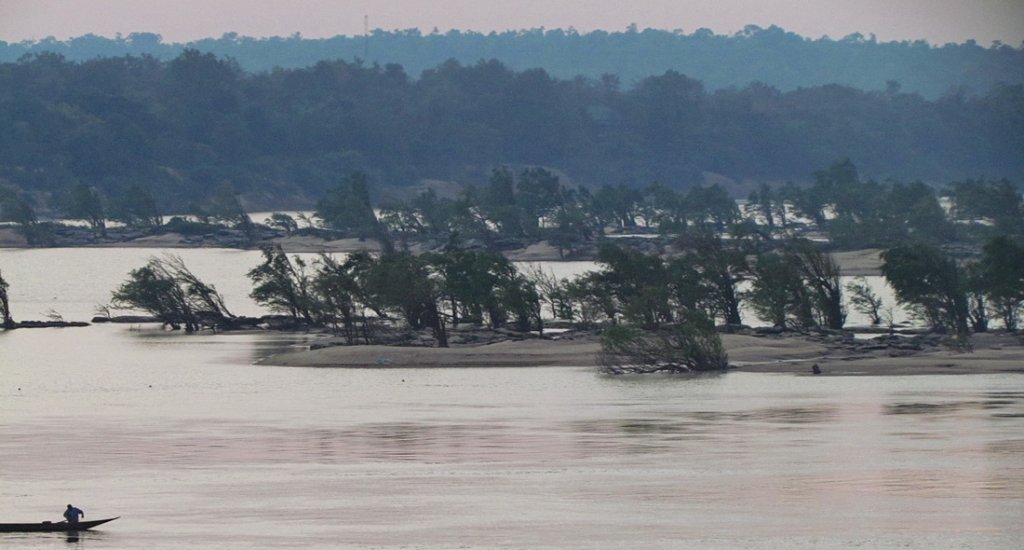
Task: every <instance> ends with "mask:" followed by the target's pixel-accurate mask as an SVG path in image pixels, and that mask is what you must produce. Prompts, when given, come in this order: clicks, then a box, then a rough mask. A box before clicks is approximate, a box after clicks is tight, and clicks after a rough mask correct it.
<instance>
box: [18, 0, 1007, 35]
mask: <svg viewBox="0 0 1024 550" xmlns="http://www.w3.org/2000/svg"><path fill="white" fill-rule="evenodd" d="M364 16H369V24H370V28H371V29H373V28H381V29H386V30H393V29H408V28H414V27H416V28H419V29H421V30H422V31H423V32H430V31H431V30H432V29H434V28H437V29H439V30H440V31H442V32H444V31H447V30H449V29H453V28H455V29H460V30H476V31H482V32H487V31H491V30H497V31H501V30H506V29H525V28H538V27H545V28H548V29H553V28H568V27H575V28H576V29H577V30H579V31H580V32H586V31H591V30H595V29H604V30H609V31H619V30H624V29H625V28H626V26H627V25H629V24H630V23H636V24H637V26H638V27H639V28H641V29H643V28H646V27H651V28H658V29H667V30H673V29H682V30H683V31H685V32H686V33H692V32H693V31H694V30H696V29H698V28H701V27H707V28H709V29H711V30H713V31H715V32H716V33H718V34H731V33H734V32H736V31H737V30H740V29H742V28H743V27H744V26H745V25H747V24H756V25H760V26H762V27H767V26H769V25H773V24H774V25H779V26H781V27H783V28H785V29H786V30H790V31H793V32H796V33H798V34H801V35H803V36H807V37H811V38H818V37H821V36H823V35H828V36H830V37H832V38H841V37H843V36H846V35H848V34H851V33H853V32H861V33H863V34H865V35H867V34H870V33H874V34H876V35H877V36H878V39H879V40H908V39H909V40H916V39H922V38H923V39H925V40H928V41H929V42H931V43H933V44H944V43H946V42H963V41H965V40H967V39H971V38H973V39H976V40H977V41H978V42H979V43H980V44H981V45H984V46H988V45H989V44H990V43H991V42H992V41H993V40H1001V41H1002V42H1004V43H1006V44H1010V45H1012V46H1020V45H1021V43H1022V42H1024V0H522V1H502V0H426V1H424V0H0V40H5V41H8V42H16V41H20V40H25V39H39V38H44V37H47V36H54V37H57V38H59V39H66V38H69V37H73V36H80V35H83V34H87V33H93V34H98V35H102V36H114V35H116V34H117V33H121V34H129V33H132V32H155V33H157V34H160V35H162V36H163V37H164V40H165V41H173V42H185V41H188V40H193V39H197V38H206V37H219V36H221V35H222V34H224V33H225V32H237V33H239V34H241V35H247V36H257V37H260V36H288V35H290V34H292V33H295V32H299V33H302V35H303V36H306V37H310V38H317V37H326V36H334V35H337V34H346V35H356V34H361V33H362V32H363V17H364Z"/></svg>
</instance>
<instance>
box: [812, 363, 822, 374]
mask: <svg viewBox="0 0 1024 550" xmlns="http://www.w3.org/2000/svg"><path fill="white" fill-rule="evenodd" d="M811 372H812V373H814V374H821V369H820V368H818V364H817V363H815V364H814V365H812V366H811Z"/></svg>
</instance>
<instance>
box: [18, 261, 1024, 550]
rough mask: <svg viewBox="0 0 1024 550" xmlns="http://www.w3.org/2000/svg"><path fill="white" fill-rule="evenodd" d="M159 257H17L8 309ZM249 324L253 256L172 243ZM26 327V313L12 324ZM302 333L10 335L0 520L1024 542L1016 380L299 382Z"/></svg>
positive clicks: (526, 372)
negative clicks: (77, 516) (64, 516)
mask: <svg viewBox="0 0 1024 550" xmlns="http://www.w3.org/2000/svg"><path fill="white" fill-rule="evenodd" d="M152 253H153V251H136V250H110V251H105V252H102V251H81V250H64V251H41V250H40V251H7V250H0V269H2V270H3V273H4V277H5V278H6V279H7V280H8V281H9V282H10V283H11V294H12V296H11V297H12V309H13V310H14V313H15V314H16V316H17V317H18V318H39V317H41V315H40V313H39V312H45V311H46V310H48V309H55V310H57V311H59V312H60V313H61V314H62V315H64V317H65V318H67V319H81V318H83V317H88V316H90V315H91V310H92V308H93V306H94V305H95V304H97V303H102V302H103V301H105V300H106V299H107V298H108V297H109V292H110V289H111V288H113V286H115V285H116V284H117V282H119V281H120V280H122V279H123V277H124V274H125V273H126V272H127V270H128V269H131V268H134V267H138V266H139V265H141V262H140V260H141V261H144V259H145V258H146V257H147V256H149V255H152ZM180 253H181V255H182V256H183V257H184V258H185V260H186V263H187V264H188V265H189V266H190V267H192V268H193V270H194V271H196V273H197V274H199V275H200V276H201V277H204V278H207V279H209V280H210V282H213V283H214V284H216V285H217V286H218V288H221V289H222V290H225V294H227V295H228V304H229V306H234V309H236V310H237V311H236V313H255V312H258V311H254V310H257V309H258V308H255V306H254V305H253V304H249V303H247V302H246V301H245V297H244V296H245V289H244V285H242V284H241V283H238V286H237V287H236V286H235V285H236V283H232V282H231V281H232V280H233V278H234V277H235V276H236V275H244V272H245V271H246V270H247V269H249V268H250V267H252V265H255V263H256V261H258V256H257V255H255V254H254V253H251V252H237V251H192V250H189V251H181V252H180ZM19 311H21V312H23V314H19ZM307 343H308V337H306V336H304V335H280V334H217V335H214V334H199V335H193V336H186V335H182V334H174V333H168V332H163V331H160V330H157V329H155V328H154V327H151V326H125V325H121V326H103V325H94V326H91V327H87V328H77V329H34V330H16V331H10V332H6V333H4V332H0V522H5V521H7V522H14V521H41V520H44V519H52V520H57V519H60V518H59V514H60V513H61V512H62V510H63V508H64V506H65V505H66V504H67V503H68V502H71V503H73V504H75V505H76V506H79V507H81V508H83V509H84V510H85V512H86V514H87V516H86V519H98V518H101V517H109V516H117V515H120V516H122V517H121V519H119V520H117V521H115V522H113V523H111V524H108V525H106V526H103V527H102V528H100V530H98V531H95V532H85V533H81V534H80V535H79V536H78V537H76V538H69V537H67V536H65V535H63V534H2V533H0V546H10V547H18V548H23V547H24V548H67V547H79V546H80V547H83V548H84V547H88V548H182V547H199V548H252V547H285V548H288V547H291V548H849V547H867V548H906V547H912V548H1020V547H1021V543H1022V541H1024V521H1022V519H1024V376H1021V375H1013V374H1007V375H977V376H911V377H849V378H842V377H813V376H793V375H768V374H750V373H729V374H726V375H720V376H709V377H699V378H681V377H677V378H665V377H654V378H628V377H627V378H616V377H608V376H603V375H600V374H598V373H596V372H595V371H594V370H593V369H588V368H558V367H546V368H515V369H512V368H502V369H389V368H381V369H305V368H285V367H277V366H273V365H270V364H267V363H266V362H265V361H261V359H263V358H264V357H266V356H267V355H269V354H271V353H273V352H275V351H278V350H282V349H287V348H289V347H291V346H302V345H306V344H307Z"/></svg>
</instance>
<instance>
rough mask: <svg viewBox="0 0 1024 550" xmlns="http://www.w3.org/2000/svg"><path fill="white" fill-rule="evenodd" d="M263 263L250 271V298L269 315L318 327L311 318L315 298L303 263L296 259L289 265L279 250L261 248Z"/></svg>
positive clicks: (313, 318)
mask: <svg viewBox="0 0 1024 550" xmlns="http://www.w3.org/2000/svg"><path fill="white" fill-rule="evenodd" d="M262 252H263V263H261V264H260V265H258V266H256V267H254V268H252V269H251V270H250V271H249V274H248V275H249V279H251V280H252V282H253V288H252V292H250V293H249V296H250V297H251V298H252V299H253V300H255V301H256V303H258V304H260V305H264V306H267V307H269V308H270V309H271V310H272V311H281V312H284V313H287V314H289V315H291V317H292V318H293V319H296V320H298V319H300V318H301V319H302V320H303V321H304V322H306V323H309V324H311V325H312V324H317V320H316V319H315V317H314V311H315V308H314V303H313V301H314V298H313V296H312V294H311V292H310V287H311V285H312V281H311V277H310V275H309V274H308V273H306V262H304V261H303V260H302V258H300V257H298V256H296V257H295V261H294V262H292V260H291V259H290V258H288V255H287V254H285V253H284V250H282V249H281V247H280V246H279V245H278V246H273V247H264V248H263V249H262Z"/></svg>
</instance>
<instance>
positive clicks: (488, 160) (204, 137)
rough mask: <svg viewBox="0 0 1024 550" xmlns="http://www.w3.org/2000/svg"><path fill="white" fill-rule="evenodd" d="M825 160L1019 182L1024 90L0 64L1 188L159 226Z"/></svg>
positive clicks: (680, 180)
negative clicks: (241, 199) (527, 169)
mask: <svg viewBox="0 0 1024 550" xmlns="http://www.w3.org/2000/svg"><path fill="white" fill-rule="evenodd" d="M838 158H849V159H851V160H852V161H853V162H855V163H856V165H857V166H858V167H859V169H860V173H861V174H862V175H863V176H864V177H867V178H873V179H877V180H880V181H881V180H884V179H886V178H895V179H899V180H903V181H908V180H914V179H922V180H925V181H932V182H937V183H947V182H949V181H953V180H957V179H964V178H969V177H979V176H985V177H990V178H1002V177H1006V178H1009V179H1011V180H1013V181H1016V182H1020V181H1021V179H1022V178H1021V176H1022V175H1024V86H1022V85H1020V84H1014V85H995V86H994V87H993V88H991V89H990V90H988V91H986V92H985V93H984V94H981V95H978V96H973V95H952V96H948V97H943V98H941V99H937V100H927V99H924V98H923V97H921V96H920V95H917V94H912V93H904V92H902V91H900V90H899V89H898V88H897V87H895V86H892V87H890V88H889V89H888V90H886V91H870V92H867V91H861V90H858V89H855V88H851V87H846V86H841V85H835V84H830V85H824V86H816V87H808V88H801V89H798V90H793V91H788V92H783V91H780V90H778V89H776V88H772V87H770V86H766V85H762V84H751V85H747V86H743V87H739V88H730V89H725V90H718V91H714V92H712V91H709V89H708V87H707V86H706V85H704V84H703V83H702V82H700V81H698V80H695V79H693V78H689V77H687V76H684V75H683V74H680V73H678V72H674V71H670V72H666V73H663V74H660V75H658V76H652V77H648V78H644V79H642V80H640V81H639V82H637V83H636V84H635V85H633V86H629V85H625V84H623V83H621V82H620V80H619V79H617V78H614V77H605V78H601V79H585V78H575V79H571V80H563V79H557V78H554V77H552V76H551V75H549V74H548V73H547V72H546V71H544V70H542V69H530V70H524V71H514V70H512V69H510V68H508V67H506V66H505V65H504V64H502V63H500V62H498V61H486V62H480V63H476V64H473V65H462V64H459V63H458V62H455V61H449V62H446V63H444V64H441V65H439V66H436V67H434V68H431V69H429V70H426V71H424V72H423V73H422V74H421V75H420V76H419V77H418V78H413V77H411V76H410V75H409V74H408V73H407V72H406V71H405V70H404V69H403V68H402V67H401V66H399V65H394V64H389V65H385V66H377V65H373V66H366V65H363V64H360V63H353V62H345V61H324V62H319V63H317V64H315V65H314V66H312V67H308V68H302V69H279V70H274V71H270V72H265V73H256V74H251V73H246V72H244V71H243V70H242V69H241V68H240V67H239V66H238V65H237V64H236V63H234V62H232V61H230V60H224V59H222V58H217V57H216V56H214V55H212V54H203V53H201V52H198V51H196V50H188V51H186V52H185V53H183V54H181V55H180V56H178V57H176V58H174V59H173V60H170V61H159V60H157V59H155V58H152V57H133V56H127V57H114V58H104V59H97V60H92V61H85V62H72V61H68V60H66V59H64V58H62V57H61V56H59V55H55V54H42V55H38V56H31V57H27V58H24V59H22V60H20V61H18V62H14V63H5V64H0V178H2V180H6V183H7V184H13V185H14V186H16V187H20V188H21V189H23V190H26V191H30V192H43V193H48V194H51V195H56V194H58V193H60V192H62V191H63V190H65V189H68V188H69V187H71V186H72V184H76V183H81V184H85V185H87V186H93V187H96V188H97V189H98V190H99V191H100V192H101V193H103V194H105V195H107V196H112V195H116V194H117V193H119V192H121V191H122V190H125V189H129V188H130V187H131V186H133V185H143V186H146V187H147V188H148V189H150V190H151V191H152V192H153V194H154V196H156V197H158V200H160V201H161V202H162V203H163V206H165V207H167V208H172V207H174V206H176V205H183V204H186V203H187V202H189V201H191V200H195V197H201V196H203V195H206V194H208V193H209V192H210V190H211V189H214V188H216V187H217V186H220V185H222V184H224V183H225V182H228V183H231V184H232V185H233V186H234V188H235V189H237V190H238V191H240V192H242V193H244V194H246V195H247V196H249V197H256V198H260V197H262V199H263V200H262V204H268V203H271V202H276V204H278V205H282V206H283V205H286V204H295V203H296V202H299V199H306V202H307V203H308V202H309V199H315V198H317V197H320V196H322V195H323V193H324V191H325V190H326V189H328V188H329V187H330V186H332V185H334V184H336V183H337V182H338V181H339V180H340V179H341V178H343V177H345V176H346V175H348V174H350V173H352V172H353V171H362V172H365V173H367V174H368V175H369V180H370V181H371V182H372V185H374V186H378V185H381V184H390V185H408V184H411V183H415V182H417V181H420V180H422V179H440V180H449V181H459V182H464V183H474V182H480V181H484V180H485V179H486V178H487V177H488V175H489V174H490V171H491V169H492V168H493V167H495V166H499V165H512V166H544V167H548V168H550V169H553V170H556V171H558V172H560V173H562V174H563V175H564V177H566V179H567V181H572V182H575V183H581V184H585V185H589V186H595V187H596V186H600V185H602V184H613V185H617V184H626V185H630V186H635V187H639V186H646V185H648V184H650V183H652V182H655V181H657V182H660V183H663V184H665V185H668V186H672V187H677V188H685V187H689V186H692V185H694V184H697V183H700V182H702V181H703V179H704V177H705V175H706V174H707V173H714V174H722V175H724V176H727V177H730V178H734V179H754V180H762V181H785V180H794V181H802V180H806V179H808V178H809V177H810V174H811V173H812V172H813V171H815V170H817V169H819V168H820V167H821V166H827V165H829V164H830V163H832V162H833V161H834V160H835V159H838ZM3 183H4V182H3V181H0V184H3Z"/></svg>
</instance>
